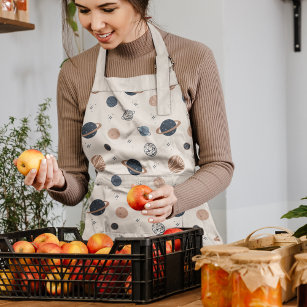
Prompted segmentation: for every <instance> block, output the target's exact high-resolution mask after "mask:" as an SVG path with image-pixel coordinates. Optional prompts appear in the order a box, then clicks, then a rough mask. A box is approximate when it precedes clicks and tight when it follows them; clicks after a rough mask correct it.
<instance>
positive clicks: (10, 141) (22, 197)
mask: <svg viewBox="0 0 307 307" xmlns="http://www.w3.org/2000/svg"><path fill="white" fill-rule="evenodd" d="M50 101H51V99H46V100H45V102H44V103H42V104H40V105H39V106H38V112H37V115H36V117H35V124H36V125H35V126H36V130H35V131H31V128H30V120H29V117H24V118H21V119H20V120H19V124H17V123H18V121H17V119H16V118H15V117H10V118H9V122H8V123H7V124H5V125H4V126H3V127H1V128H0V232H1V233H3V232H11V231H20V230H26V229H35V228H40V227H46V226H49V225H52V222H51V221H56V220H58V217H57V216H54V214H53V208H54V206H55V202H54V201H53V200H51V199H50V197H49V195H48V193H47V192H46V191H45V190H43V191H36V190H35V189H34V188H33V187H32V186H27V185H25V184H24V176H23V175H21V174H20V173H19V172H18V170H17V168H16V167H15V165H14V164H13V160H14V159H15V158H17V157H18V156H19V155H20V154H21V152H23V151H24V150H26V149H29V148H35V149H38V150H40V151H41V152H42V153H43V154H46V153H54V151H53V150H52V141H51V137H50V134H49V131H50V129H51V124H50V119H49V117H48V115H47V114H46V112H47V110H48V108H49V106H50Z"/></svg>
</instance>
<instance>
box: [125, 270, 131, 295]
mask: <svg viewBox="0 0 307 307" xmlns="http://www.w3.org/2000/svg"><path fill="white" fill-rule="evenodd" d="M124 287H125V292H126V293H127V294H132V275H131V274H130V275H129V276H128V277H127V278H126V281H125V286H124Z"/></svg>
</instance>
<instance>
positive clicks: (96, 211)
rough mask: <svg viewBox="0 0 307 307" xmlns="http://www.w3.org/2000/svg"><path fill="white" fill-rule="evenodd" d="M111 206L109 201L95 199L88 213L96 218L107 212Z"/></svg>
mask: <svg viewBox="0 0 307 307" xmlns="http://www.w3.org/2000/svg"><path fill="white" fill-rule="evenodd" d="M109 204H110V203H109V202H108V201H103V200H101V199H95V200H93V201H92V202H91V204H90V207H89V209H90V211H88V212H87V213H90V214H92V215H95V216H99V215H101V214H103V213H104V212H105V209H106V208H107V207H108V206H109Z"/></svg>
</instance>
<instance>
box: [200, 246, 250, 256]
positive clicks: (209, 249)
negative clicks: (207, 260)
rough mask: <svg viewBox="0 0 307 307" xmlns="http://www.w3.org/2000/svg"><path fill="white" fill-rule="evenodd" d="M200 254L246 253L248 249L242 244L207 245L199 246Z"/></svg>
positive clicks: (228, 254)
mask: <svg viewBox="0 0 307 307" xmlns="http://www.w3.org/2000/svg"><path fill="white" fill-rule="evenodd" d="M200 251H201V253H202V255H207V256H210V255H211V254H212V255H220V256H221V255H227V256H230V255H233V254H237V253H246V252H248V251H249V249H248V248H247V247H243V246H233V245H227V244H223V245H207V246H204V247H202V248H201V250H200Z"/></svg>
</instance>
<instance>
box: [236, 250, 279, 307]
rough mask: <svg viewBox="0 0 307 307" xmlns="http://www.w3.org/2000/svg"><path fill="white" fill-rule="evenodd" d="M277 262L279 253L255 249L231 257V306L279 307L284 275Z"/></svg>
mask: <svg viewBox="0 0 307 307" xmlns="http://www.w3.org/2000/svg"><path fill="white" fill-rule="evenodd" d="M280 259H281V256H280V255H279V254H276V253H273V252H268V251H254V250H251V251H249V252H247V253H244V254H238V255H233V256H231V260H232V261H233V263H234V266H233V273H232V291H233V292H232V306H235V307H252V306H266V307H277V306H280V307H281V306H282V289H281V281H284V277H285V274H284V272H283V270H282V268H281V266H280Z"/></svg>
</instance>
